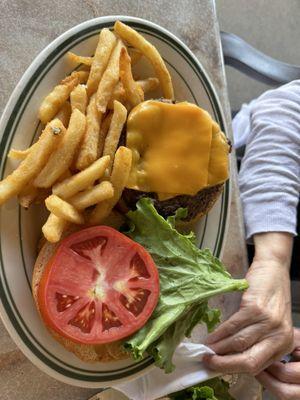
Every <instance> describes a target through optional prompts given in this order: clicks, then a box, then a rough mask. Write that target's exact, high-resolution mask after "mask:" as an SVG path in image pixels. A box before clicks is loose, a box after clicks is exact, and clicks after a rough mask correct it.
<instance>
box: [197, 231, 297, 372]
mask: <svg viewBox="0 0 300 400" xmlns="http://www.w3.org/2000/svg"><path fill="white" fill-rule="evenodd" d="M254 239H255V238H254ZM291 240H292V239H291V237H290V236H286V234H284V233H283V234H281V233H278V234H276V233H268V234H263V235H262V237H261V236H259V238H258V239H257V240H256V241H255V246H256V249H255V259H254V261H253V263H252V265H251V267H250V269H249V271H248V273H247V276H246V279H247V280H248V283H249V288H248V289H247V290H246V291H245V292H244V294H243V296H242V300H241V306H240V310H239V311H238V312H237V313H235V314H234V315H233V316H232V317H231V318H230V319H229V320H228V321H226V322H224V323H223V324H221V325H220V326H219V327H218V328H217V329H216V330H215V332H213V333H212V334H211V335H209V336H208V339H207V342H206V344H207V345H209V347H211V348H212V350H214V351H215V352H216V353H217V355H213V356H205V358H204V362H205V364H206V365H207V367H209V368H210V369H213V370H216V371H220V372H222V373H243V372H245V373H250V374H252V375H257V374H258V373H259V372H260V371H262V370H263V369H265V368H267V367H268V366H269V365H270V364H272V363H273V362H274V361H275V360H279V359H280V358H281V356H282V355H284V354H287V353H289V352H290V351H291V349H292V345H293V329H292V322H291V300H290V278H289V262H290V251H291ZM270 249H271V250H270Z"/></svg>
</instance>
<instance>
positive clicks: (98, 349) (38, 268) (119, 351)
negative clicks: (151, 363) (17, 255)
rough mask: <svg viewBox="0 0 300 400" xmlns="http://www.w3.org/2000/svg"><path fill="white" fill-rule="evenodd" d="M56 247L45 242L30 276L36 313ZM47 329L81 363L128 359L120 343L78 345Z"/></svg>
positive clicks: (56, 245)
mask: <svg viewBox="0 0 300 400" xmlns="http://www.w3.org/2000/svg"><path fill="white" fill-rule="evenodd" d="M57 247H58V244H52V243H49V242H46V243H45V244H44V245H43V247H42V248H41V250H40V252H39V255H38V258H37V260H36V263H35V266H34V270H33V276H32V294H33V297H34V300H35V304H36V306H37V309H38V311H40V310H39V305H38V298H37V294H38V287H39V283H40V280H41V278H42V275H43V272H44V268H45V266H46V265H47V263H48V261H49V260H50V258H51V257H52V256H53V254H54V252H55V250H56V248H57ZM46 326H47V325H46ZM47 329H48V330H49V332H50V333H51V335H52V336H53V337H54V339H55V340H57V341H58V342H59V343H60V344H61V345H63V346H64V347H65V348H66V349H67V350H69V351H71V352H72V353H74V354H75V355H76V356H77V357H78V358H80V359H81V360H82V361H85V362H97V361H101V362H107V361H115V360H121V359H124V358H128V353H126V352H125V351H124V350H123V347H122V345H121V342H113V343H109V344H102V345H89V344H79V343H75V342H73V341H72V340H70V339H67V338H65V337H63V336H61V335H60V334H59V333H57V332H55V331H54V330H53V329H51V328H49V327H47Z"/></svg>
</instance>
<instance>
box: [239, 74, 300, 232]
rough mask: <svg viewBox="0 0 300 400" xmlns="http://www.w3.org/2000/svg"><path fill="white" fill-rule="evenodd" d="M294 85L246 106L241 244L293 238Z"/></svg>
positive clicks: (299, 177) (299, 166) (299, 147)
mask: <svg viewBox="0 0 300 400" xmlns="http://www.w3.org/2000/svg"><path fill="white" fill-rule="evenodd" d="M299 126H300V81H299V82H297V83H294V84H293V85H292V84H291V85H287V86H285V87H283V88H280V89H276V90H273V91H270V92H267V93H266V94H264V95H263V96H262V97H261V98H259V99H258V100H257V101H256V102H255V103H254V104H253V107H252V110H251V115H250V128H251V129H250V130H251V132H250V135H249V138H248V143H247V147H246V153H245V156H244V158H243V162H242V167H241V171H240V176H239V184H240V192H241V199H242V204H243V208H244V215H245V225H246V236H247V239H249V238H250V237H252V236H253V235H254V234H256V233H260V232H288V233H291V234H293V235H295V234H296V210H297V203H298V198H299V190H300V132H299Z"/></svg>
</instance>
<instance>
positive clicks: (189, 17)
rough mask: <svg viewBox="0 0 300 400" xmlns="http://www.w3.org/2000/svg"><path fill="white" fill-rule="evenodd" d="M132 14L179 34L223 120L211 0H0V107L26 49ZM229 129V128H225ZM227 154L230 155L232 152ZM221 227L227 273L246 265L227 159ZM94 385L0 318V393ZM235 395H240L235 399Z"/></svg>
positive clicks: (43, 395)
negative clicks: (19, 342) (17, 338)
mask: <svg viewBox="0 0 300 400" xmlns="http://www.w3.org/2000/svg"><path fill="white" fill-rule="evenodd" d="M121 14H123V15H132V16H137V17H142V18H146V19H149V20H151V21H153V22H156V23H158V24H160V25H162V26H163V27H165V28H167V29H169V30H170V31H171V32H173V33H174V34H176V35H177V36H178V37H179V38H181V39H182V40H183V41H184V42H185V43H186V44H187V45H188V46H189V47H190V48H191V50H192V51H193V52H194V53H195V54H196V56H197V57H198V58H199V59H200V61H201V62H202V64H203V65H204V67H205V69H206V70H207V72H208V73H209V76H210V78H211V80H212V82H213V83H214V85H215V88H216V90H217V93H218V95H219V98H220V100H221V103H222V106H223V109H224V112H225V116H226V119H227V122H228V125H229V126H231V125H230V121H231V118H230V109H229V103H228V98H227V88H226V80H225V73H224V65H223V61H222V54H221V46H220V38H219V26H218V22H217V18H216V11H215V4H214V1H212V0H181V1H178V0H175V1H158V0H149V1H148V0H147V1H140V0H135V1H134V0H127V1H124V0H119V1H114V0H111V1H100V0H68V1H66V0H65V1H62V0H49V1H46V0H34V1H32V0H2V1H1V15H0V54H1V57H0V113H2V111H3V108H4V106H5V104H6V102H7V100H8V98H9V96H10V94H11V92H12V90H13V88H14V86H15V85H16V83H17V82H18V80H19V79H20V78H21V76H22V74H23V73H24V71H25V69H26V68H27V67H28V66H29V64H30V63H31V61H32V60H33V59H34V57H35V56H36V55H37V54H38V53H39V52H40V51H41V50H42V49H43V48H44V47H45V46H46V45H47V44H48V43H50V42H51V41H52V40H53V39H55V38H56V37H57V36H58V35H60V34H61V33H63V32H64V31H66V30H67V29H69V28H71V27H72V26H74V25H76V24H78V23H80V22H82V21H85V20H87V19H91V18H94V17H98V16H101V15H102V16H103V15H121ZM228 133H229V135H231V132H228ZM232 158H233V159H234V156H233V157H232ZM233 161H234V160H233ZM231 182H232V186H233V190H232V199H231V212H230V216H229V221H230V222H229V229H228V235H227V240H226V244H225V251H224V256H223V260H224V262H225V263H226V265H227V266H228V268H229V269H230V271H231V272H232V273H233V274H234V275H235V276H237V277H238V276H243V275H244V273H245V271H246V268H247V259H246V250H245V244H244V239H243V220H242V214H241V209H240V203H239V200H238V199H239V195H238V190H237V185H236V182H237V178H236V168H235V162H233V165H232V169H231ZM221 303H222V305H223V307H222V308H223V309H224V308H225V312H224V317H225V318H226V316H228V315H230V314H231V313H232V312H234V310H236V308H237V307H238V303H239V297H238V296H234V295H231V296H228V297H226V300H224V299H221ZM95 392H96V391H95V390H89V389H81V388H76V387H72V386H69V385H66V384H63V383H60V382H58V381H56V380H54V379H52V378H50V377H48V376H47V375H46V374H44V373H43V372H41V371H39V370H38V369H37V368H36V367H35V366H34V365H33V364H32V363H31V362H30V361H28V360H27V359H26V358H25V356H24V355H23V354H22V353H21V352H20V351H19V350H18V348H17V347H16V345H15V344H14V343H13V342H12V340H11V339H10V337H9V335H8V334H7V332H6V330H5V328H4V327H3V325H2V323H1V322H0V398H1V399H2V400H17V399H20V398H22V399H23V400H27V399H28V400H29V399H30V400H35V399H51V400H63V399H64V400H68V399H72V400H79V399H80V400H83V399H87V398H88V397H89V396H90V395H92V394H93V393H95ZM240 400H242V399H240Z"/></svg>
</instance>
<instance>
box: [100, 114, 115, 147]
mask: <svg viewBox="0 0 300 400" xmlns="http://www.w3.org/2000/svg"><path fill="white" fill-rule="evenodd" d="M112 116H113V113H112V112H109V113H108V114H107V115H106V117H105V118H104V120H103V122H102V123H101V128H100V136H99V143H98V154H100V155H102V154H103V148H104V142H105V138H106V136H107V132H108V130H109V127H110V124H111V120H112Z"/></svg>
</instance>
